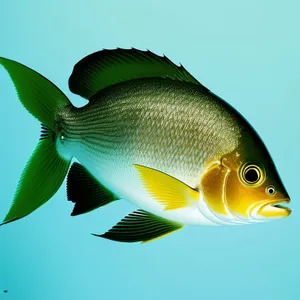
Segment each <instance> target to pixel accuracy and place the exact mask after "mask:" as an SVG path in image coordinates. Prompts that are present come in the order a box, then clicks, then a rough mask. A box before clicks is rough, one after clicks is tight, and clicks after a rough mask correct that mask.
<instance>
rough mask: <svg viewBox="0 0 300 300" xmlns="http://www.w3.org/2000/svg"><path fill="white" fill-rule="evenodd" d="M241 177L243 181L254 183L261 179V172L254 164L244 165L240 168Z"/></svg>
mask: <svg viewBox="0 0 300 300" xmlns="http://www.w3.org/2000/svg"><path fill="white" fill-rule="evenodd" d="M241 178H242V180H243V181H244V183H246V184H249V185H254V184H257V183H259V182H261V181H262V179H263V172H262V170H261V169H260V168H259V167H258V166H256V165H246V166H244V167H243V168H242V170H241Z"/></svg>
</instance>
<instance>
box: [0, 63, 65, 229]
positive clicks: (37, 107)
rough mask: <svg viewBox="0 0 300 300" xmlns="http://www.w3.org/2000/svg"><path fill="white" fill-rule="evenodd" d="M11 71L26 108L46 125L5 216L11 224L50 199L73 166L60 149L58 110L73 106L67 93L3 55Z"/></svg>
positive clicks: (9, 71)
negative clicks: (57, 129)
mask: <svg viewBox="0 0 300 300" xmlns="http://www.w3.org/2000/svg"><path fill="white" fill-rule="evenodd" d="M0 65H2V66H3V67H4V68H5V69H6V70H7V71H8V73H9V75H10V77H11V79H12V81H13V83H14V85H15V88H16V90H17V93H18V96H19V99H20V101H21V103H22V104H23V105H24V107H25V108H26V109H27V110H28V111H29V112H30V113H31V114H32V115H33V116H34V117H36V118H37V119H38V120H39V121H40V122H41V123H42V124H44V125H42V135H41V140H40V141H39V143H38V145H37V147H36V149H35V151H34V152H33V154H32V156H31V158H30V160H29V162H28V163H27V165H26V167H25V169H24V171H23V173H22V175H21V178H20V181H19V184H18V187H17V190H16V193H15V196H14V200H13V203H12V206H11V208H10V210H9V212H8V214H7V215H6V217H5V219H4V221H3V222H4V223H8V222H11V221H14V220H17V219H20V218H23V217H25V216H27V215H29V214H30V213H32V212H33V211H34V210H36V209H37V208H38V207H40V206H41V205H43V204H44V203H45V202H46V201H48V200H49V199H50V198H51V197H52V196H53V195H54V194H55V193H56V192H57V190H58V189H59V187H60V186H61V184H62V182H63V180H64V178H65V176H66V174H67V172H68V168H69V165H70V161H71V157H70V158H63V157H61V156H60V155H59V153H58V152H57V149H56V133H55V130H56V120H57V113H58V111H59V110H60V109H61V108H62V107H64V106H67V105H70V102H69V100H68V99H67V98H66V96H65V95H64V94H63V93H62V92H61V91H60V90H59V89H58V88H57V87H56V86H55V85H54V84H53V83H51V82H50V81H49V80H47V79H46V78H45V77H43V76H42V75H40V74H39V73H37V72H35V71H33V70H31V69H30V68H28V67H26V66H24V65H22V64H19V63H17V62H15V61H12V60H9V59H5V58H0Z"/></svg>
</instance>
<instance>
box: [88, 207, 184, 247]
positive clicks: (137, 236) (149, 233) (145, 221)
mask: <svg viewBox="0 0 300 300" xmlns="http://www.w3.org/2000/svg"><path fill="white" fill-rule="evenodd" d="M182 227H183V225H181V224H179V223H176V222H173V221H170V220H167V219H164V218H161V217H159V216H156V215H154V214H151V213H149V212H146V211H144V210H140V209H139V210H136V211H135V212H133V213H131V214H129V215H128V216H126V217H125V218H124V219H122V220H121V221H120V222H118V223H117V224H116V225H115V226H114V227H112V228H111V229H110V230H109V231H107V232H106V233H104V234H93V235H95V236H98V237H102V238H106V239H109V240H113V241H117V242H127V243H134V242H142V243H145V242H150V241H152V240H155V239H158V238H160V237H163V236H166V235H168V234H170V233H172V232H174V231H176V230H179V229H181V228H182Z"/></svg>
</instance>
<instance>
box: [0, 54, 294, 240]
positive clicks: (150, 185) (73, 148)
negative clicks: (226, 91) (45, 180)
mask: <svg viewBox="0 0 300 300" xmlns="http://www.w3.org/2000/svg"><path fill="white" fill-rule="evenodd" d="M106 51H107V50H106ZM0 63H1V60H0ZM2 64H3V65H4V67H6V68H7V70H8V71H9V72H10V70H11V68H10V65H9V64H8V63H7V62H6V61H4V63H3V61H2ZM19 72H20V73H21V71H20V70H19ZM117 72H119V73H120V74H117ZM143 72H145V74H143ZM116 74H117V75H116ZM10 75H11V77H12V79H13V80H14V79H15V78H13V77H14V73H13V75H12V71H11V72H10ZM107 78H109V79H107ZM69 85H70V89H71V91H73V92H74V93H77V94H79V95H81V96H83V97H84V98H86V99H88V100H89V103H88V104H87V105H85V106H83V107H80V108H76V107H74V106H73V105H71V103H70V102H68V101H65V99H64V100H63V101H64V103H63V104H60V105H58V106H57V107H55V109H54V113H53V114H54V121H49V120H50V118H51V117H52V116H49V113H48V112H47V110H48V111H49V109H47V108H46V109H45V108H44V109H43V111H42V113H41V112H39V111H38V112H37V113H36V114H37V115H39V114H45V116H43V117H39V116H38V118H39V119H40V120H41V122H43V124H45V125H44V126H45V128H46V129H45V133H44V135H43V139H45V140H47V141H48V140H50V139H52V141H53V142H54V143H53V144H51V145H52V146H51V147H54V148H55V151H56V155H57V162H55V164H57V165H60V166H62V165H63V164H64V166H63V167H61V168H62V169H63V171H62V172H61V173H64V174H65V173H66V170H65V169H66V168H68V166H69V164H70V162H71V160H72V158H76V159H77V160H78V161H79V163H80V165H79V164H77V165H73V166H72V168H71V170H70V172H69V175H68V183H69V184H68V187H69V191H68V198H69V200H72V201H73V202H75V208H74V211H73V213H74V214H80V213H85V212H87V211H90V210H92V209H94V208H97V207H100V206H102V205H104V204H108V203H110V202H112V201H115V200H117V199H125V200H128V201H130V202H132V203H133V204H135V205H136V206H137V207H139V208H140V209H142V210H140V211H137V212H135V213H133V214H131V215H129V216H128V217H127V218H125V219H123V220H122V221H121V222H119V223H118V224H117V225H116V226H115V227H114V228H112V229H111V230H110V231H109V232H108V233H107V234H104V235H102V236H103V237H106V238H110V239H113V240H118V241H138V240H140V241H148V240H152V239H153V238H156V237H158V236H162V235H164V234H167V233H170V232H172V231H175V230H177V229H180V228H181V227H183V226H184V225H236V224H244V223H251V222H261V221H265V220H267V219H270V218H278V217H285V216H288V215H289V214H290V210H289V209H288V208H286V207H281V206H279V205H277V203H281V202H286V203H287V202H289V197H288V194H287V192H286V190H285V189H284V186H283V184H282V182H281V180H280V178H279V175H278V173H277V171H276V168H275V165H274V162H273V160H272V159H271V156H270V154H269V152H268V150H267V149H266V147H265V145H264V144H263V142H262V141H261V139H260V137H259V136H258V135H257V133H256V132H255V130H254V129H253V128H252V127H251V125H250V124H249V123H248V122H247V121H246V120H245V119H244V118H243V117H242V116H241V115H240V114H239V113H238V112H237V111H236V110H235V109H234V108H232V107H231V106H230V105H229V104H227V103H226V102H225V101H223V100H222V99H220V98H219V97H217V96H216V95H214V94H213V93H212V92H210V91H209V90H208V89H207V88H205V87H204V86H203V85H202V84H200V83H199V82H198V81H196V79H194V77H192V76H191V75H190V74H189V73H188V72H187V71H186V70H185V69H183V67H177V66H176V65H174V64H172V63H171V62H170V61H169V60H168V59H166V58H165V57H163V58H161V57H158V56H156V55H154V54H152V53H150V52H141V51H138V50H120V49H119V50H115V51H111V52H109V51H108V52H105V51H102V52H98V53H95V54H92V55H91V56H88V57H86V58H84V59H83V60H82V61H80V62H79V63H78V64H77V65H76V66H75V68H74V70H73V73H72V75H71V77H70V80H69ZM17 89H18V86H17ZM20 89H22V88H20ZM38 90H39V89H38ZM19 94H21V98H22V92H21V93H20V91H19ZM60 98H63V96H62V95H60ZM39 105H40V104H39ZM24 106H25V107H26V105H25V104H24ZM26 108H27V107H26ZM27 109H28V108H27ZM28 110H29V111H30V109H28ZM45 112H46V113H45ZM33 114H34V113H33ZM45 121H46V122H45ZM51 151H52V150H51ZM60 160H62V162H60ZM53 164H54V163H53ZM47 176H48V177H49V176H51V174H50V175H49V174H48V175H47ZM62 177H64V176H63V175H62V176H60V180H59V181H61V180H62V179H61V178H62ZM56 185H59V184H58V183H57V184H56ZM56 185H55V188H53V187H52V190H51V193H53V191H54V190H55V189H56V188H57V186H56ZM97 185H99V186H98V187H97ZM99 187H100V188H99ZM93 191H95V192H93ZM96 191H97V192H96ZM49 194H50V193H49ZM87 195H88V196H87ZM44 198H45V199H46V198H49V195H47V196H45V197H44ZM70 198H72V199H70ZM84 198H87V199H86V200H84ZM24 201H25V200H22V203H24ZM19 202H20V203H21V200H20V201H19ZM15 203H16V201H15ZM20 206H21V204H20ZM76 206H77V207H76ZM15 207H16V205H15ZM35 208H36V207H35ZM12 209H15V208H14V207H12ZM30 210H32V208H31V209H30ZM11 211H12V212H13V210H11ZM30 212H31V211H30ZM30 212H29V213H30ZM13 215H14V216H15V217H16V213H15V212H13V213H11V212H10V213H9V214H8V217H7V218H6V219H5V222H8V221H11V220H13V219H14V218H13V217H12V216H13ZM23 215H24V213H23ZM17 217H20V216H17ZM21 217H22V216H21ZM128 222H129V223H128ZM150 223H151V224H154V225H153V226H152V227H151V226H150V227H149V224H150ZM133 228H135V229H134V230H133ZM149 228H151V229H149ZM149 230H150V233H149ZM151 230H152V232H151ZM157 231H158V232H159V234H157V233H156V232H157ZM145 232H147V234H148V235H146V237H145V234H146V233H145Z"/></svg>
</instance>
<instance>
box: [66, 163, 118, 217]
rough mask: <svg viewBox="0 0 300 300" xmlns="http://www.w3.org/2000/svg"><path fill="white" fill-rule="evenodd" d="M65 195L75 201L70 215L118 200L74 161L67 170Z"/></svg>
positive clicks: (85, 211)
mask: <svg viewBox="0 0 300 300" xmlns="http://www.w3.org/2000/svg"><path fill="white" fill-rule="evenodd" d="M67 195H68V200H69V201H72V202H74V203H75V205H74V209H73V211H72V213H71V216H77V215H80V214H84V213H87V212H89V211H92V210H94V209H96V208H98V207H100V206H104V205H106V204H108V203H111V202H113V201H116V200H118V198H117V197H116V196H115V195H114V194H113V193H112V192H111V191H109V190H108V189H106V188H105V187H104V186H102V185H101V184H100V183H99V182H98V181H97V180H96V179H95V178H94V177H93V176H92V175H91V174H90V173H89V172H88V171H87V170H86V169H85V168H84V167H83V166H81V165H80V164H79V163H74V164H73V165H72V167H71V169H70V171H69V174H68V178H67Z"/></svg>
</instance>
